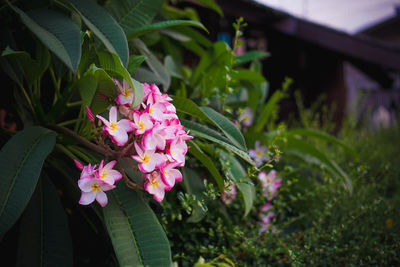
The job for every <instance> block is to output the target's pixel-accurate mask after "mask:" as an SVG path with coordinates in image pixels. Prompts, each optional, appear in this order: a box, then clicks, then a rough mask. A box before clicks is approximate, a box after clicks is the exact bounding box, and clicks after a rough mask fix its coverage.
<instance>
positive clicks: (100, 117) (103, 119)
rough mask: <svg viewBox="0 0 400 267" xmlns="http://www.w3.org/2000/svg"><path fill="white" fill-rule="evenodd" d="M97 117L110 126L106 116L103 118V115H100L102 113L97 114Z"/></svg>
mask: <svg viewBox="0 0 400 267" xmlns="http://www.w3.org/2000/svg"><path fill="white" fill-rule="evenodd" d="M96 117H97V118H98V119H99V120H101V121H102V122H103V123H104V125H106V126H108V125H109V122H108V120H106V119H105V118H103V117H102V116H100V115H96Z"/></svg>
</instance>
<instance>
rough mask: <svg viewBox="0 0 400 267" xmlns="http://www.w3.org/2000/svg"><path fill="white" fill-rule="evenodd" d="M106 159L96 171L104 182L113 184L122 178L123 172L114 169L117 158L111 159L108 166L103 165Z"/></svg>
mask: <svg viewBox="0 0 400 267" xmlns="http://www.w3.org/2000/svg"><path fill="white" fill-rule="evenodd" d="M103 163H104V161H103V160H102V161H101V162H100V166H99V169H98V170H97V172H96V176H97V178H98V179H100V180H102V181H103V182H104V183H106V184H109V185H113V184H114V183H115V182H116V181H118V180H120V179H121V178H122V174H121V173H120V172H119V171H116V170H113V168H114V166H115V163H117V161H116V160H113V161H110V162H109V163H108V164H107V165H106V166H103Z"/></svg>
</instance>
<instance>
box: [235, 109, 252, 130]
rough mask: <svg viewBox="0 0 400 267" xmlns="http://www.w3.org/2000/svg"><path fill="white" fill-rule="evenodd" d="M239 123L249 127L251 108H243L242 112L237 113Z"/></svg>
mask: <svg viewBox="0 0 400 267" xmlns="http://www.w3.org/2000/svg"><path fill="white" fill-rule="evenodd" d="M238 121H239V123H242V124H243V126H246V127H249V126H250V125H251V124H252V122H253V112H252V111H251V108H245V109H244V110H243V111H241V112H240V113H239V118H238Z"/></svg>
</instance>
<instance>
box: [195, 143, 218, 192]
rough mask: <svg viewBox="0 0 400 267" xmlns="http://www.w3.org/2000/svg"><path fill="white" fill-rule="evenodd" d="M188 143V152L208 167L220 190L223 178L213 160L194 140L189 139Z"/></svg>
mask: <svg viewBox="0 0 400 267" xmlns="http://www.w3.org/2000/svg"><path fill="white" fill-rule="evenodd" d="M188 145H189V146H190V149H189V153H190V154H192V155H193V156H194V157H195V158H197V159H198V160H199V161H200V162H201V163H202V164H203V166H204V167H206V168H207V169H208V171H209V172H210V173H211V175H212V176H213V177H214V179H215V181H216V182H217V185H218V187H219V189H220V190H221V191H222V190H223V189H224V179H223V178H222V176H221V174H220V173H219V171H218V169H217V168H216V167H215V165H214V162H213V161H212V160H211V158H210V157H209V156H207V155H206V154H205V153H204V152H203V151H202V150H201V149H200V147H199V146H198V145H197V144H196V143H195V142H193V141H190V140H189V141H188Z"/></svg>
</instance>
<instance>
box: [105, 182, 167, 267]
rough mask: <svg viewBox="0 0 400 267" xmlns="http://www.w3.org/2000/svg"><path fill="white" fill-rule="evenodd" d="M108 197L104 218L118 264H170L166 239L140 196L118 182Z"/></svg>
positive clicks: (155, 218)
mask: <svg viewBox="0 0 400 267" xmlns="http://www.w3.org/2000/svg"><path fill="white" fill-rule="evenodd" d="M110 200H111V201H110V204H111V205H107V206H106V207H105V208H104V216H105V218H104V219H105V222H106V225H107V230H108V232H109V234H110V237H111V240H112V242H113V245H114V248H115V253H116V255H117V257H118V262H119V263H120V265H123V266H140V265H143V266H147V265H148V266H171V265H172V262H171V252H170V249H169V243H168V239H167V238H166V236H165V233H164V230H163V229H162V227H161V225H160V223H159V222H158V220H157V217H156V216H155V215H154V213H153V211H152V210H151V208H150V207H149V206H148V204H147V203H146V202H144V201H143V199H142V197H141V196H140V195H139V194H138V193H137V192H134V191H131V190H129V189H128V188H127V187H125V186H123V185H122V184H120V186H117V188H116V189H115V194H114V196H113V197H112V198H111V197H110Z"/></svg>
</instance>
